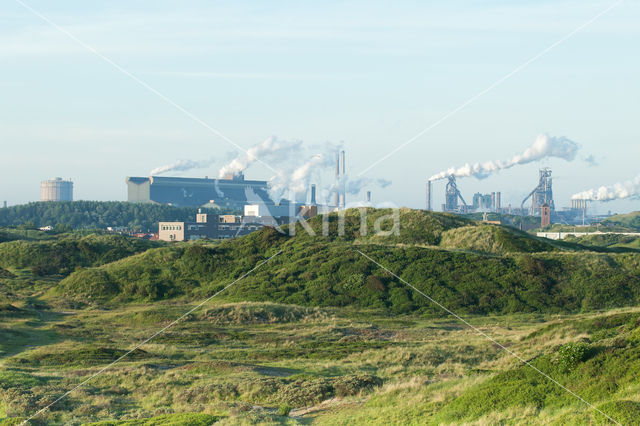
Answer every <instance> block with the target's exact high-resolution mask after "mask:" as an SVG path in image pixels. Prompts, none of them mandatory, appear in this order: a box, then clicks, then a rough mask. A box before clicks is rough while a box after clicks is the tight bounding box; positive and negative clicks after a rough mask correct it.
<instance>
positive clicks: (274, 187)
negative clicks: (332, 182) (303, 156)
mask: <svg viewBox="0 0 640 426" xmlns="http://www.w3.org/2000/svg"><path fill="white" fill-rule="evenodd" d="M327 151H331V150H330V149H327ZM333 161H334V159H333V155H332V154H331V153H330V152H326V153H317V154H314V155H312V156H311V158H309V159H307V160H306V161H304V162H303V163H302V164H301V165H299V166H295V167H289V168H280V169H279V170H278V173H277V174H276V175H275V176H273V177H272V178H271V179H270V180H269V193H270V196H271V198H272V199H273V200H280V199H281V198H282V197H283V196H284V195H285V194H287V195H290V196H292V197H293V198H294V200H297V199H300V198H302V197H304V196H306V193H307V190H308V189H309V185H310V180H311V177H312V176H313V175H314V174H315V175H316V176H318V175H319V174H320V173H321V171H322V169H324V168H326V167H330V166H333ZM294 164H295V163H294Z"/></svg>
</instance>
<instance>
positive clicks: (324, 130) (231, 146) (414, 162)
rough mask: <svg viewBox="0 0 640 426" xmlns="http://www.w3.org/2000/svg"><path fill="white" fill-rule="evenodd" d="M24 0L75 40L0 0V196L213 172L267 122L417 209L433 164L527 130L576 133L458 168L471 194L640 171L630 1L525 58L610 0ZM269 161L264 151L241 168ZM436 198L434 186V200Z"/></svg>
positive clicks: (115, 188) (479, 155)
mask: <svg viewBox="0 0 640 426" xmlns="http://www.w3.org/2000/svg"><path fill="white" fill-rule="evenodd" d="M20 1H24V3H26V4H27V5H28V6H30V7H31V8H33V9H34V10H35V11H37V13H39V14H41V15H43V16H45V17H47V18H48V19H49V20H50V21H52V22H53V23H55V24H56V25H58V26H59V27H60V28H61V29H63V30H64V31H66V32H68V33H70V34H72V35H73V37H75V38H76V39H77V40H80V41H81V42H82V44H81V43H79V42H78V41H77V40H73V39H72V38H70V37H69V35H67V34H65V33H64V32H63V31H61V30H60V29H57V28H55V27H54V26H52V25H51V24H50V23H48V22H46V21H44V20H43V19H42V18H41V17H39V16H37V15H36V14H34V13H33V12H32V11H30V10H28V9H27V8H25V7H24V6H23V5H21V4H20V3H19V2H17V1H14V0H7V1H4V2H2V4H0V179H2V182H3V184H2V186H0V201H2V200H7V202H8V203H9V205H15V204H21V203H25V202H29V201H37V200H38V199H39V195H40V194H39V187H40V181H41V180H43V179H48V178H51V177H55V176H61V177H64V178H71V179H73V181H74V189H75V194H74V195H75V198H76V199H87V200H125V199H126V185H125V177H126V176H146V175H148V173H149V171H150V170H152V169H153V168H156V167H158V166H162V165H164V164H168V163H172V162H174V161H177V160H202V159H209V158H213V159H214V160H215V161H214V163H213V165H211V166H210V167H207V168H202V169H197V170H192V171H189V172H185V173H182V174H181V175H184V176H196V177H203V176H205V175H208V176H215V175H217V171H218V169H219V168H220V167H221V166H222V165H223V164H225V163H227V162H228V161H229V159H231V158H233V157H234V156H235V155H238V153H240V152H241V151H240V150H239V149H238V148H237V147H241V148H243V149H247V148H249V147H251V146H253V145H255V144H257V143H260V142H262V141H263V140H265V139H266V138H268V137H270V136H272V135H275V136H277V137H278V138H279V139H282V140H301V141H303V143H304V144H305V146H310V147H312V146H321V145H323V144H329V143H331V144H339V143H342V144H343V146H344V149H345V150H346V155H347V169H348V173H349V174H350V175H352V176H354V177H366V178H370V179H372V182H374V181H375V180H377V179H385V180H388V181H391V182H392V183H391V185H389V186H386V187H384V188H383V187H380V186H376V185H375V184H373V183H372V184H371V187H370V188H364V189H365V190H366V189H370V190H371V191H372V192H373V199H374V201H376V202H382V201H385V202H390V203H393V204H395V205H398V206H408V207H413V208H424V205H425V183H426V180H427V178H428V177H429V176H431V175H433V174H435V173H438V172H440V171H441V170H444V169H447V168H449V167H452V166H461V165H464V164H465V163H474V162H479V161H480V162H482V161H488V160H506V159H509V158H511V157H512V156H513V155H514V154H517V153H519V152H522V151H523V150H524V149H525V148H526V147H527V146H529V145H530V144H531V143H533V142H534V140H535V139H536V136H537V135H538V134H540V133H548V134H550V135H553V136H565V137H567V138H569V139H571V140H573V141H575V142H576V143H578V144H579V145H580V151H579V154H578V156H577V158H576V159H575V160H574V161H571V162H568V161H566V160H563V159H555V158H554V159H548V160H544V161H542V162H536V163H532V164H528V165H523V166H518V167H515V168H512V169H509V170H505V171H502V172H500V173H498V174H495V175H492V176H491V177H489V178H486V179H483V180H477V179H474V178H464V179H459V180H458V186H459V188H460V190H461V191H462V193H463V195H464V196H465V198H466V199H467V200H469V199H471V198H472V195H473V193H475V192H478V191H480V192H483V193H487V192H492V191H501V192H502V200H503V205H508V204H512V205H514V206H519V205H520V203H521V201H522V199H524V197H525V196H526V195H527V194H528V193H529V192H530V191H531V190H532V189H533V188H534V187H535V186H536V184H537V181H538V169H539V168H541V167H551V168H552V169H553V175H554V195H555V201H556V206H558V207H563V206H568V205H569V204H570V198H571V195H572V194H574V193H576V192H579V191H583V190H586V189H590V188H592V187H597V186H600V185H610V184H613V183H615V182H618V181H624V180H628V179H632V178H633V177H635V176H637V175H638V174H640V164H638V158H639V157H640V143H638V141H639V139H640V128H639V126H637V124H636V123H637V116H638V110H639V107H640V82H639V78H640V54H639V53H640V47H639V46H640V26H638V25H637V22H638V20H639V19H640V3H638V2H634V1H625V2H622V3H620V4H619V5H617V6H616V7H614V8H613V9H612V10H610V11H608V12H607V13H605V14H604V15H602V16H601V17H599V18H598V19H597V20H595V21H594V22H592V23H590V24H589V25H587V26H586V27H585V28H583V29H581V30H580V31H578V32H577V33H575V34H574V35H573V36H571V37H570V38H569V39H567V40H565V41H564V42H562V43H560V44H558V45H555V46H554V47H553V48H552V49H550V50H549V51H548V52H546V53H545V54H544V55H542V56H540V57H538V58H537V59H536V60H534V61H532V62H531V63H529V64H527V65H526V66H524V67H522V68H520V69H518V67H519V66H520V65H521V64H523V63H526V62H527V61H529V60H530V59H532V58H534V57H536V55H538V54H539V53H540V52H542V51H544V50H545V49H547V48H548V47H550V46H552V45H554V43H556V42H558V41H559V40H561V39H562V38H563V37H565V36H566V35H567V34H569V33H571V32H572V31H574V30H575V29H576V28H578V27H579V26H581V25H583V24H585V23H587V22H588V21H590V20H591V19H592V18H593V17H594V16H596V15H597V14H599V13H600V12H601V11H603V10H604V9H606V8H607V7H609V6H611V5H612V4H614V1H544V0H542V1H519V2H512V1H482V2H480V1H457V0H453V1H447V2H424V1H401V2H393V3H391V2H379V1H370V0H367V1H327V2H311V1H281V2H248V1H235V2H222V1H185V2H168V1H131V0H129V1H110V2H85V1H64V0H61V1H56V2H50V1H42V0H20ZM83 44H84V45H83ZM96 52H98V53H99V54H100V55H103V57H104V58H107V59H108V60H109V61H111V63H109V62H107V61H105V59H104V58H101V57H98V56H97V55H96ZM113 64H116V65H117V67H119V69H117V68H116V67H114V65H113ZM516 69H517V72H515V73H513V75H510V73H512V72H513V71H514V70H516ZM123 71H124V72H123ZM506 75H509V78H507V79H505V80H504V81H501V83H500V84H497V85H495V86H492V85H494V83H496V82H497V81H500V80H501V79H502V78H503V77H504V76H506ZM132 76H133V77H134V78H135V79H134V78H132ZM489 87H491V89H490V90H486V89H487V88H489ZM150 88H151V89H153V91H151V90H150ZM479 94H480V96H476V95H479ZM470 99H473V102H471V103H469V104H466V103H467V101H468V100H470ZM167 100H170V101H171V102H168V101H167ZM463 105H464V107H463V108H460V107H461V106H463ZM452 111H455V112H454V113H453V114H449V113H450V112H452ZM445 116H446V119H444V120H442V118H443V117H445ZM425 129H428V130H427V131H425ZM423 131H424V132H423ZM418 134H421V136H420V137H418V138H415V140H413V141H412V142H411V143H409V144H407V145H406V146H404V147H403V148H401V149H398V150H397V151H395V152H394V153H393V154H392V155H390V156H388V154H389V153H390V152H392V151H394V150H396V149H397V148H398V147H399V146H401V145H403V144H404V143H405V142H407V141H408V140H411V139H413V138H414V137H415V136H416V135H418ZM221 135H223V137H221ZM387 156H388V157H387ZM587 156H593V158H594V159H595V163H596V164H595V165H594V164H591V163H589V162H587V161H584V158H585V157H587ZM381 158H385V159H384V160H383V161H380V162H378V161H379V160H380V159H381ZM374 163H375V166H374V167H370V166H371V165H372V164H374ZM363 171H366V172H365V173H363ZM326 173H328V176H330V173H331V170H327V171H326ZM272 175H273V172H272V171H271V170H269V168H267V167H265V166H263V165H261V164H256V165H253V166H251V167H250V168H249V169H248V170H247V171H246V172H245V176H246V177H247V178H251V179H265V180H266V179H269V178H270V177H271V176H272ZM327 179H330V178H326V177H325V181H326V180H327ZM443 194H444V182H439V183H436V184H435V187H434V205H440V204H442V203H443V198H444V196H443ZM364 197H365V194H364V191H363V192H362V193H361V194H359V195H358V196H353V197H351V198H352V200H356V199H364ZM591 210H592V212H593V213H607V212H608V211H613V212H627V211H631V210H640V201H639V200H637V199H635V200H624V201H613V202H609V203H594V204H593V205H592V207H591Z"/></svg>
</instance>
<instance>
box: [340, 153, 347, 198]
mask: <svg viewBox="0 0 640 426" xmlns="http://www.w3.org/2000/svg"><path fill="white" fill-rule="evenodd" d="M340 154H341V156H342V179H343V180H344V177H345V176H346V175H347V172H346V170H345V166H344V150H342V152H341V153H340ZM342 185H343V186H342V207H346V206H347V188H346V185H347V182H342Z"/></svg>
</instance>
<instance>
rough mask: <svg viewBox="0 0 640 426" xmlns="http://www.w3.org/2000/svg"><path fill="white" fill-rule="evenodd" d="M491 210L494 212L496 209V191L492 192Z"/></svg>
mask: <svg viewBox="0 0 640 426" xmlns="http://www.w3.org/2000/svg"><path fill="white" fill-rule="evenodd" d="M491 211H492V212H495V211H496V193H495V192H492V193H491Z"/></svg>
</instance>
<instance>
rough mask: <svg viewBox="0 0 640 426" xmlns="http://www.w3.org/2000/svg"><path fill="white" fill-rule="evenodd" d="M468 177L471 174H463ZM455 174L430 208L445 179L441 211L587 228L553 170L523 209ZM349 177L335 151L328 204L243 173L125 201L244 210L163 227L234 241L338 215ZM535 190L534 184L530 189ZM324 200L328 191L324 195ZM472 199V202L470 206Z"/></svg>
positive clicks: (63, 197) (135, 187)
mask: <svg viewBox="0 0 640 426" xmlns="http://www.w3.org/2000/svg"><path fill="white" fill-rule="evenodd" d="M459 176H462V177H466V176H468V175H464V174H459ZM456 177H457V176H456V175H455V174H454V173H451V174H448V172H447V173H441V174H438V175H435V177H432V178H431V179H429V180H428V181H427V186H426V209H427V210H434V208H433V201H432V198H433V185H434V184H435V183H436V182H437V181H440V180H441V179H442V180H443V183H444V203H443V204H442V205H441V207H442V211H443V212H448V213H454V214H469V213H477V212H482V213H498V214H508V215H520V216H536V217H539V218H540V224H541V225H542V226H543V227H544V226H546V225H549V224H551V223H565V224H572V225H578V224H586V223H588V222H589V219H590V218H589V217H588V216H587V208H588V205H587V201H585V200H572V201H571V206H570V207H568V208H564V209H561V210H558V209H557V208H556V203H555V200H554V198H553V178H552V171H551V169H550V168H542V169H540V170H539V176H538V182H537V184H536V185H535V186H534V187H533V189H532V190H531V192H529V193H528V195H527V196H526V197H525V198H524V199H523V200H522V202H521V203H520V204H519V205H516V206H512V205H511V204H507V205H504V203H503V198H502V192H500V191H495V190H494V191H490V192H486V193H483V192H476V193H475V194H473V195H472V196H470V197H467V198H465V197H464V196H463V194H462V191H461V189H460V187H459V182H458V181H457V179H456ZM347 180H348V178H347V174H346V164H345V151H343V150H340V151H337V152H336V157H335V183H334V184H333V185H331V189H330V192H329V201H328V202H327V203H324V204H322V203H318V202H317V199H316V193H317V188H316V185H315V184H309V185H308V191H307V197H305V198H306V201H305V202H304V203H301V202H296V201H294V200H287V199H284V198H283V199H280V200H274V199H272V198H271V195H270V189H271V188H270V187H269V182H268V181H266V180H249V179H245V177H244V174H243V173H242V172H241V171H240V172H237V173H233V174H227V175H224V176H223V177H221V178H209V177H204V178H191V177H166V176H148V177H127V178H126V184H127V200H128V201H129V202H132V203H158V204H166V205H172V206H177V207H198V208H210V209H225V210H236V211H239V212H241V211H244V215H238V216H229V215H207V214H204V213H200V214H198V217H197V218H196V221H195V222H192V223H186V222H162V223H161V224H160V228H159V236H160V239H163V240H167V241H181V240H190V239H198V238H212V239H221V238H230V237H233V236H238V235H244V234H245V233H248V232H251V231H253V230H255V229H259V228H261V227H263V226H267V225H268V226H278V225H279V224H282V223H285V222H288V221H290V220H291V219H293V220H299V219H303V218H306V217H312V216H313V215H316V214H318V213H324V212H328V211H335V210H339V209H344V208H346V207H347V200H346V192H347V191H346V187H347ZM532 186H533V185H532ZM324 195H325V196H326V192H325V193H324ZM41 200H42V201H71V200H73V182H72V181H71V180H63V179H62V178H55V179H50V180H45V181H42V182H41ZM366 200H367V202H368V203H370V202H371V191H367V192H366ZM467 200H470V201H471V203H468V202H467Z"/></svg>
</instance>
